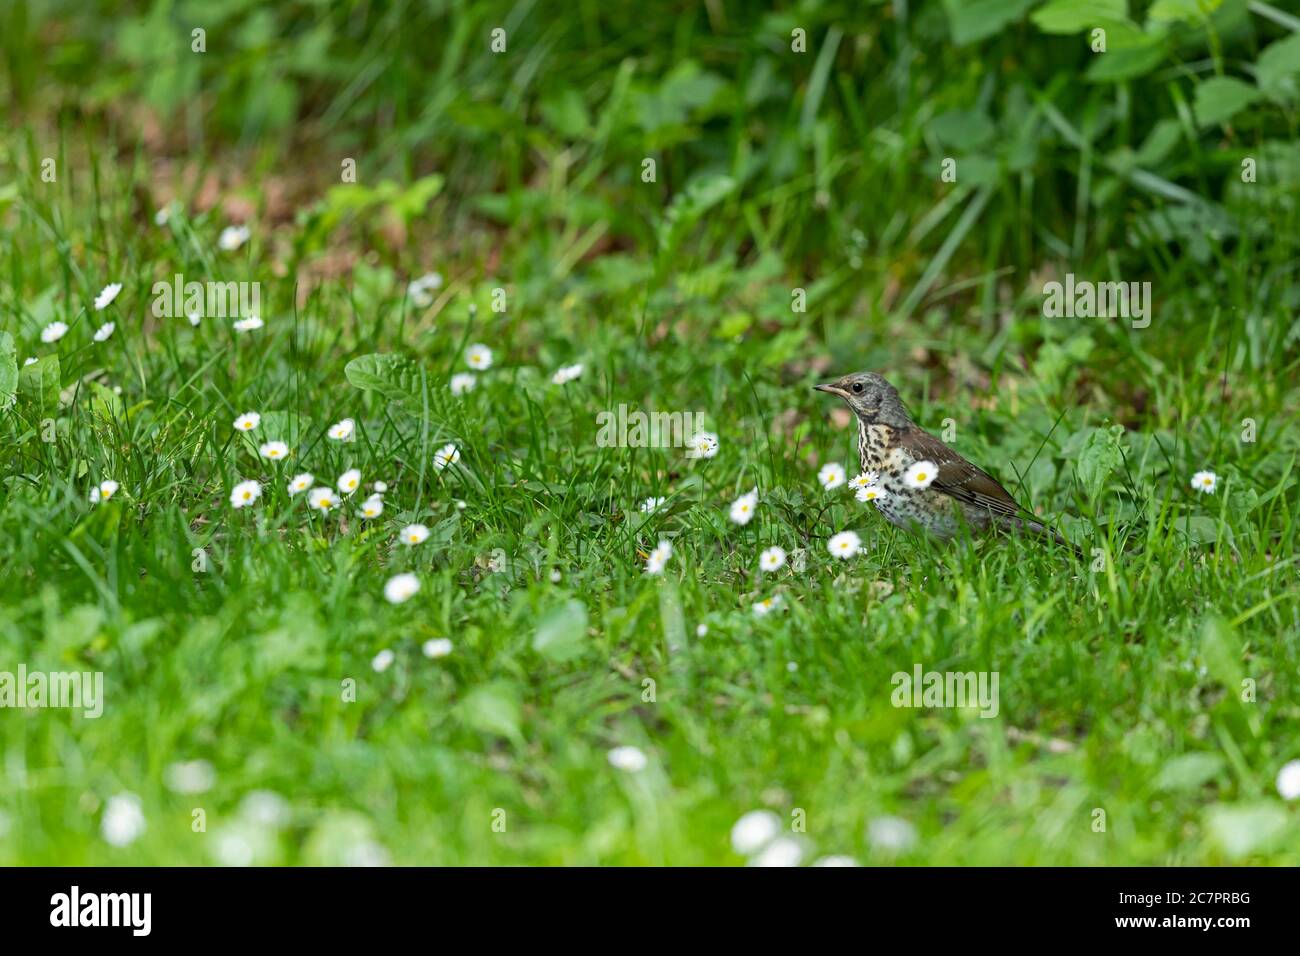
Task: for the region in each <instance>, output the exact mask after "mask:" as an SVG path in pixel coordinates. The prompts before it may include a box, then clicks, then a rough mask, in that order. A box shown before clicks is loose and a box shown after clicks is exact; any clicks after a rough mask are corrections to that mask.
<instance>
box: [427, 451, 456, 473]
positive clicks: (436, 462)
mask: <svg viewBox="0 0 1300 956" xmlns="http://www.w3.org/2000/svg"><path fill="white" fill-rule="evenodd" d="M458 461H460V449H459V448H457V447H456V446H455V445H443V446H442V447H441V448H439V449H438V450H437V451H436V452H435V453H434V456H433V467H434V468H436V469H438V471H442V470H443V469H444V468H446V467H447V466H448V465H454V464H456V462H458Z"/></svg>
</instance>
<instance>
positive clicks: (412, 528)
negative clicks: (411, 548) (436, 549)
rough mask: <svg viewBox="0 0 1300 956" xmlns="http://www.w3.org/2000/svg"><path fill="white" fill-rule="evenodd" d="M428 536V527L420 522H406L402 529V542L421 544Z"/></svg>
mask: <svg viewBox="0 0 1300 956" xmlns="http://www.w3.org/2000/svg"><path fill="white" fill-rule="evenodd" d="M428 538H429V529H428V528H426V527H425V526H424V525H422V524H408V525H407V526H406V527H405V528H403V529H402V532H401V539H402V544H406V545H415V544H423V543H424V542H425V541H427V540H428Z"/></svg>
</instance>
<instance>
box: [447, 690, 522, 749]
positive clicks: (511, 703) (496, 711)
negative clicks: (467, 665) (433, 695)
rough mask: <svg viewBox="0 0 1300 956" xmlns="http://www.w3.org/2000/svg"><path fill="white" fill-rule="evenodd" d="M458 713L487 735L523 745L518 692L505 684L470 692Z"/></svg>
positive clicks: (469, 723) (462, 701)
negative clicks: (504, 738)
mask: <svg viewBox="0 0 1300 956" xmlns="http://www.w3.org/2000/svg"><path fill="white" fill-rule="evenodd" d="M456 713H457V714H458V715H459V716H460V719H461V720H463V721H464V722H465V723H466V724H467V725H469V726H470V727H472V728H473V729H475V730H477V731H479V732H480V733H484V734H493V735H495V736H497V737H506V738H508V739H510V740H513V741H515V742H517V743H519V742H522V741H523V735H522V734H521V733H520V730H519V725H520V720H521V717H522V708H521V707H520V704H519V692H518V689H517V688H516V687H515V686H514V685H513V684H510V683H508V682H506V681H493V682H492V683H490V684H484V685H483V686H481V687H476V688H475V689H474V690H472V691H470V692H469V693H468V694H466V695H465V697H464V698H463V699H462V700H461V702H460V703H459V704H457V705H456Z"/></svg>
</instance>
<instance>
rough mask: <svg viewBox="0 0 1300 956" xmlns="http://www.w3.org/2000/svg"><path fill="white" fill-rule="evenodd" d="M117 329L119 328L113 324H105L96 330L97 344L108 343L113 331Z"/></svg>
mask: <svg viewBox="0 0 1300 956" xmlns="http://www.w3.org/2000/svg"><path fill="white" fill-rule="evenodd" d="M116 328H117V326H116V325H115V324H113V323H112V322H105V323H104V324H103V325H101V326H100V327H99V328H97V329H95V335H94V339H95V341H96V342H105V341H107V340H108V337H109V336H110V335H112V334H113V330H114V329H116Z"/></svg>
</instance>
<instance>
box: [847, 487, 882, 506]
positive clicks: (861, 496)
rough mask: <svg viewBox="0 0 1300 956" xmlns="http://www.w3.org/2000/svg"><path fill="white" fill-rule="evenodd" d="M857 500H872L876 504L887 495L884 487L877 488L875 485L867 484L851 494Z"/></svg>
mask: <svg viewBox="0 0 1300 956" xmlns="http://www.w3.org/2000/svg"><path fill="white" fill-rule="evenodd" d="M853 497H854V498H857V499H858V500H859V501H874V502H876V503H877V504H878V503H880V502H881V501H884V500H885V499H886V498H888V497H889V495H888V494H887V493H886V492H885V489H884V488H877V487H876V486H875V485H868V486H867V487H865V488H859V489H858V490H857V491H856V492H855V493H854V495H853Z"/></svg>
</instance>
